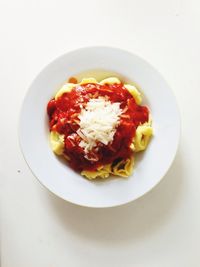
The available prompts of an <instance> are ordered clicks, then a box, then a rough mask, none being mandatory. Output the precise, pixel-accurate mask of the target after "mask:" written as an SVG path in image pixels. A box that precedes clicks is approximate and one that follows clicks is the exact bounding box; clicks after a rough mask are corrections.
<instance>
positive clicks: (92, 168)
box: [47, 77, 153, 179]
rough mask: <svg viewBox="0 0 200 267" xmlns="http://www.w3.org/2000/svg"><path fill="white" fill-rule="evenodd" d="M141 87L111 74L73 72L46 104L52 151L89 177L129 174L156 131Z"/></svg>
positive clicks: (123, 175)
mask: <svg viewBox="0 0 200 267" xmlns="http://www.w3.org/2000/svg"><path fill="white" fill-rule="evenodd" d="M141 102H142V97H141V94H140V92H139V91H138V89H137V88H136V87H135V86H133V85H130V84H123V83H122V82H121V81H120V80H119V79H118V78H116V77H110V78H107V79H104V80H102V81H100V82H97V81H96V80H95V79H94V78H85V79H83V80H82V81H81V82H80V83H77V80H76V79H75V78H71V79H70V80H69V82H68V83H65V84H64V85H63V86H62V87H61V88H60V90H59V91H58V92H57V93H56V95H55V97H54V98H53V99H51V100H50V101H49V103H48V105H47V113H48V116H49V129H50V144H51V148H52V150H53V152H54V153H55V154H57V155H59V156H63V157H65V158H66V160H67V161H68V163H69V165H70V166H71V167H72V168H73V169H74V170H76V171H79V172H80V173H81V174H82V175H83V176H85V177H86V178H88V179H96V178H107V177H109V175H111V174H112V175H116V176H122V177H127V176H130V175H131V173H132V171H133V166H134V157H135V154H136V153H137V152H139V151H142V150H145V149H146V147H147V145H148V143H149V140H150V137H151V136H152V134H153V129H152V125H151V124H152V120H151V116H150V112H149V109H148V108H147V107H146V106H143V105H141Z"/></svg>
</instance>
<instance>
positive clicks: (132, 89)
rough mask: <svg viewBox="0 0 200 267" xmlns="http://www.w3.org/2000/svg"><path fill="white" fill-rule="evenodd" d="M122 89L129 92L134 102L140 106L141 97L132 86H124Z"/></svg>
mask: <svg viewBox="0 0 200 267" xmlns="http://www.w3.org/2000/svg"><path fill="white" fill-rule="evenodd" d="M124 87H125V88H126V89H127V90H128V91H129V93H130V94H131V95H132V96H133V98H134V99H135V102H136V103H137V104H138V105H140V104H141V102H142V97H141V94H140V92H139V91H138V90H137V88H136V87H135V86H134V85H130V84H124Z"/></svg>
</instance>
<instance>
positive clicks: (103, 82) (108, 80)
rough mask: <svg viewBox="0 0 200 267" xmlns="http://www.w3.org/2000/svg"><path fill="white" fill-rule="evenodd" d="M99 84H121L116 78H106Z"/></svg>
mask: <svg viewBox="0 0 200 267" xmlns="http://www.w3.org/2000/svg"><path fill="white" fill-rule="evenodd" d="M99 83H100V84H114V83H118V84H119V83H121V82H120V80H119V79H118V78H116V77H110V78H106V79H104V80H102V81H100V82H99Z"/></svg>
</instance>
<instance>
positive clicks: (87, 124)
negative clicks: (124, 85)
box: [77, 97, 122, 153]
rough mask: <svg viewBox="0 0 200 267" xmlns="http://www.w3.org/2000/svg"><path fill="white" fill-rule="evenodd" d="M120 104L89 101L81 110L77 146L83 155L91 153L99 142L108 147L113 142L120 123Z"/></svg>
mask: <svg viewBox="0 0 200 267" xmlns="http://www.w3.org/2000/svg"><path fill="white" fill-rule="evenodd" d="M121 113H122V110H121V109H120V103H111V102H110V101H109V100H108V99H107V98H103V97H99V98H96V99H90V101H89V102H88V103H87V105H86V107H85V108H82V109H81V113H80V114H79V116H78V118H79V119H80V122H79V126H80V128H79V129H78V130H77V134H78V135H79V136H80V137H81V139H82V140H81V142H80V143H79V146H80V147H82V148H84V151H85V153H88V152H89V151H91V150H92V149H93V148H94V147H96V146H97V143H98V142H100V143H102V144H104V145H108V144H109V143H110V142H112V141H113V138H114V135H115V132H116V127H117V126H118V125H119V122H120V115H121Z"/></svg>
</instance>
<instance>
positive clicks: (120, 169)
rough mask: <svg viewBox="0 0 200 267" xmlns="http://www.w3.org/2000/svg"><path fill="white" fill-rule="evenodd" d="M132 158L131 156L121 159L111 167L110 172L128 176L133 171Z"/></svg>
mask: <svg viewBox="0 0 200 267" xmlns="http://www.w3.org/2000/svg"><path fill="white" fill-rule="evenodd" d="M133 166H134V159H133V157H131V158H129V159H126V160H121V161H120V162H118V163H117V164H116V165H114V166H113V168H112V174H114V175H117V176H122V177H128V176H130V175H131V174H132V172H133Z"/></svg>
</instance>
